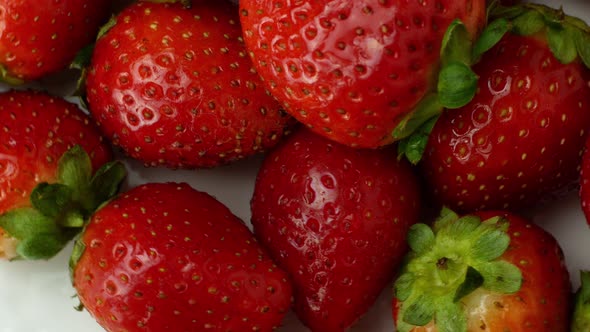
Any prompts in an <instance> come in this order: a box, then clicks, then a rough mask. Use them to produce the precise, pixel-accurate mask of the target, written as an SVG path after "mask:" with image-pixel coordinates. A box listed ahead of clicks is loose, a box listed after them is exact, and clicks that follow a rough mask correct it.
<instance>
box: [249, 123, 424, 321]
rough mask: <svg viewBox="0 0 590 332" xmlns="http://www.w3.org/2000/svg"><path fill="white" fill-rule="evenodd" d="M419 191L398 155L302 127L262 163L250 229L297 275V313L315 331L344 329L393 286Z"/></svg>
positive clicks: (282, 265)
mask: <svg viewBox="0 0 590 332" xmlns="http://www.w3.org/2000/svg"><path fill="white" fill-rule="evenodd" d="M417 187H418V186H417V182H416V179H415V177H414V174H413V172H412V171H411V169H410V167H409V166H408V165H407V164H406V163H403V162H402V163H398V161H397V160H396V157H395V151H393V150H391V149H384V150H356V149H353V148H350V147H346V146H344V145H340V144H337V143H334V142H331V141H329V140H327V139H325V138H322V137H320V136H318V135H316V134H314V133H312V132H310V131H308V130H306V129H304V130H302V131H298V132H297V133H294V134H293V135H292V136H291V137H289V138H288V139H287V141H286V142H284V144H282V145H280V146H279V147H278V148H277V149H276V150H273V151H272V152H271V153H270V154H269V155H268V156H267V157H266V159H265V161H264V163H263V165H262V167H261V169H260V172H259V174H258V177H257V180H256V186H255V190H254V196H253V199H252V203H251V207H252V224H253V226H254V232H255V234H256V236H257V238H258V239H259V241H260V242H262V243H263V244H264V245H265V246H266V247H268V248H269V249H270V251H271V254H272V255H273V257H274V258H275V260H276V261H277V263H278V265H279V266H281V267H283V268H284V269H285V270H286V271H287V272H288V273H290V275H291V276H292V278H293V281H294V287H295V292H294V293H295V311H296V313H297V314H298V316H299V318H300V319H301V320H302V321H303V322H304V323H305V324H306V325H307V326H309V327H310V328H311V329H312V331H326V332H328V331H344V330H345V329H346V328H347V327H348V326H350V325H352V324H353V323H354V322H355V321H356V320H358V318H359V317H360V316H361V315H362V314H363V313H364V312H365V311H366V310H367V309H368V307H369V306H370V305H371V304H372V303H373V302H374V300H375V298H376V297H377V295H378V294H379V293H380V292H381V291H382V290H383V288H384V287H385V285H386V283H387V282H389V281H390V280H391V278H392V276H393V273H394V272H395V270H396V268H397V265H398V264H399V263H400V261H401V258H402V256H403V255H404V253H405V251H406V244H405V236H406V232H407V230H408V228H409V227H410V225H411V224H413V223H415V222H416V221H417V218H418V211H419V197H418V196H419V193H418V188H417Z"/></svg>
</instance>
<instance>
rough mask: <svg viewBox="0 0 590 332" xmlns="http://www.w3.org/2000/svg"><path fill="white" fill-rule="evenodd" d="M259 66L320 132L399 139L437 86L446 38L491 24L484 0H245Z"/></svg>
mask: <svg viewBox="0 0 590 332" xmlns="http://www.w3.org/2000/svg"><path fill="white" fill-rule="evenodd" d="M240 7H241V22H242V26H243V30H244V37H245V42H246V45H247V47H248V49H249V51H250V56H251V57H252V59H253V60H254V65H255V67H256V69H257V70H258V72H259V73H260V75H261V76H262V77H263V78H264V81H265V82H266V84H267V87H268V89H269V90H270V91H271V93H272V94H273V95H275V96H276V97H277V99H279V100H280V101H281V102H282V103H283V105H284V106H285V108H286V111H287V112H289V113H290V114H291V115H293V116H294V117H295V118H297V119H298V120H299V121H301V122H303V123H304V124H306V125H307V126H308V127H309V128H311V129H312V130H313V131H315V132H316V133H319V134H320V135H323V136H326V137H328V138H330V139H332V140H335V141H337V142H340V143H343V144H346V145H350V146H355V147H377V146H382V145H385V144H388V143H391V142H393V141H394V139H395V138H394V136H393V132H394V129H396V127H398V126H399V125H400V124H402V127H403V126H405V125H404V124H403V123H402V120H403V119H404V118H405V117H407V116H409V115H410V114H411V113H413V112H414V109H419V108H423V107H421V106H420V105H419V104H420V103H421V102H422V100H423V99H424V98H425V97H426V96H427V94H429V93H430V92H432V90H434V88H435V86H436V76H437V74H438V67H439V64H440V52H439V51H440V49H441V45H442V39H443V35H444V34H445V30H446V29H447V27H448V26H449V25H450V24H451V22H452V21H453V20H454V19H456V18H459V19H461V20H463V21H464V22H465V26H466V28H467V30H468V31H469V35H470V37H472V38H473V37H474V36H475V35H476V34H477V33H478V31H479V30H480V28H481V27H482V26H483V24H484V23H485V1H484V0H462V1H451V0H444V1H402V0H392V1H383V0H363V1H344V0H331V1H316V2H311V3H310V2H307V1H301V0H299V1H275V0H242V1H240Z"/></svg>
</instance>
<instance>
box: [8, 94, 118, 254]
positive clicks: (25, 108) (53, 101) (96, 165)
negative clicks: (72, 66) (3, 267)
mask: <svg viewBox="0 0 590 332" xmlns="http://www.w3.org/2000/svg"><path fill="white" fill-rule="evenodd" d="M111 157H112V155H111V150H110V148H109V146H108V145H107V144H106V142H105V141H104V140H103V138H102V136H101V135H100V133H99V131H98V129H97V128H96V127H95V126H94V125H93V124H92V123H91V122H90V118H89V117H88V116H87V115H86V114H84V113H82V112H81V111H80V110H79V109H78V107H77V106H76V105H74V104H70V103H68V102H66V101H65V100H63V99H60V98H57V97H52V96H49V95H47V94H45V93H40V92H33V91H22V92H17V91H10V92H6V93H2V94H0V256H1V257H3V258H14V257H16V256H20V257H21V258H29V259H35V258H50V257H51V256H53V255H55V254H56V253H57V252H58V251H59V250H60V249H61V248H62V247H63V245H65V243H66V242H67V241H68V240H69V239H70V238H71V236H73V235H74V234H75V232H76V231H77V230H79V228H76V227H80V226H82V224H83V219H84V218H85V217H88V215H89V214H90V213H92V211H93V210H94V209H95V208H96V207H97V206H98V205H99V204H100V203H102V202H103V201H104V200H106V199H108V198H109V197H110V195H112V194H114V192H115V191H116V189H117V186H118V183H119V181H120V180H121V178H122V176H124V170H123V169H121V168H122V166H121V165H120V164H112V163H108V164H105V163H107V162H108V161H110V159H111ZM103 164H105V165H104V166H103ZM101 166H102V167H101ZM93 172H95V173H96V174H95V176H94V177H92V174H93ZM47 183H51V185H48V184H47Z"/></svg>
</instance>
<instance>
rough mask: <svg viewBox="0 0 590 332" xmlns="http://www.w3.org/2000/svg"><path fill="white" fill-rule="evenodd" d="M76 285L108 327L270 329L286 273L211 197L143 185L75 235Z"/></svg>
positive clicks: (281, 310)
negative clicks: (79, 250)
mask: <svg viewBox="0 0 590 332" xmlns="http://www.w3.org/2000/svg"><path fill="white" fill-rule="evenodd" d="M81 241H82V242H83V243H84V244H85V249H84V251H83V254H82V256H81V258H80V259H79V260H78V262H77V264H76V265H75V268H74V272H73V281H74V286H75V287H76V289H77V291H78V296H79V298H80V300H81V302H82V304H83V305H84V307H85V308H86V309H87V310H88V311H89V312H90V313H91V314H92V315H93V316H94V317H95V318H96V320H97V321H98V322H99V323H100V324H101V325H102V326H103V327H104V328H105V329H106V330H107V331H137V330H138V328H142V329H145V330H146V331H175V332H183V331H184V332H186V331H201V330H203V331H204V330H210V331H272V329H273V328H274V327H276V326H278V325H279V324H280V322H281V320H282V318H283V316H284V314H285V313H286V311H288V310H289V306H290V303H291V286H290V284H289V282H288V279H287V278H288V277H287V275H286V274H285V273H284V272H283V271H281V270H280V269H278V268H277V267H276V266H275V265H274V264H273V262H272V261H271V260H270V258H268V255H267V254H266V253H265V252H264V251H263V249H262V248H261V247H260V245H258V244H257V242H256V240H255V238H254V237H253V235H252V233H251V232H250V231H249V230H248V228H247V227H246V226H245V225H244V224H243V222H242V221H241V220H239V219H238V218H237V217H236V216H234V215H233V214H231V212H230V211H229V209H227V208H226V207H225V206H223V205H222V204H221V203H220V202H219V201H217V200H215V199H214V198H213V197H211V196H209V195H207V194H205V193H202V192H198V191H196V190H194V189H192V188H191V187H189V186H188V185H186V184H174V183H166V184H145V185H141V186H139V187H136V188H134V189H132V190H131V191H129V192H127V193H125V194H122V195H121V196H120V197H118V198H117V199H115V200H113V201H112V202H110V203H109V204H108V205H107V206H105V207H104V208H102V209H101V210H99V211H98V212H97V213H96V214H95V215H94V216H93V218H92V220H91V221H90V223H89V225H88V226H87V228H86V230H85V232H84V233H83V235H82V237H81Z"/></svg>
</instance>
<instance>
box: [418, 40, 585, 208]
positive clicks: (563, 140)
mask: <svg viewBox="0 0 590 332" xmlns="http://www.w3.org/2000/svg"><path fill="white" fill-rule="evenodd" d="M474 71H475V72H476V73H477V74H478V75H479V76H480V81H479V92H478V93H477V95H476V96H475V98H474V99H473V101H472V102H471V103H469V104H468V105H467V106H465V107H463V108H461V109H458V110H451V111H447V112H445V113H444V114H443V115H442V116H441V118H440V119H439V121H438V122H437V124H436V125H435V127H434V129H433V131H432V134H431V136H430V139H429V142H428V144H427V147H426V151H425V154H424V158H423V160H422V170H423V173H424V176H425V178H426V179H427V182H428V185H429V187H430V188H431V190H432V191H433V192H434V196H435V197H436V199H437V201H438V202H439V203H441V204H445V205H447V206H449V207H451V208H452V209H454V210H457V211H473V210H478V209H492V208H497V209H519V208H524V207H529V206H531V205H532V204H535V203H536V202H538V201H539V200H540V199H543V198H547V197H548V196H549V195H551V194H553V193H556V192H557V191H560V190H567V188H568V187H569V186H571V185H572V184H573V183H575V182H576V181H577V179H578V177H579V174H578V173H579V166H580V162H581V158H580V154H581V151H582V149H583V146H584V141H585V137H586V132H587V131H588V128H590V113H589V112H587V111H586V110H587V108H588V105H590V86H589V85H588V82H589V81H590V71H588V70H587V69H586V68H585V67H584V65H583V64H581V63H579V62H574V63H571V64H568V65H563V64H561V63H559V61H558V60H556V59H555V57H553V55H552V54H551V51H550V50H549V48H548V47H547V46H546V43H545V42H544V41H543V40H542V39H541V38H538V37H520V36H516V35H507V36H506V37H504V39H503V40H502V41H500V43H499V44H498V45H496V46H495V48H494V49H492V50H491V51H490V52H488V53H486V54H485V55H484V57H483V59H482V61H481V62H480V63H479V64H477V65H476V66H475V67H474Z"/></svg>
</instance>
